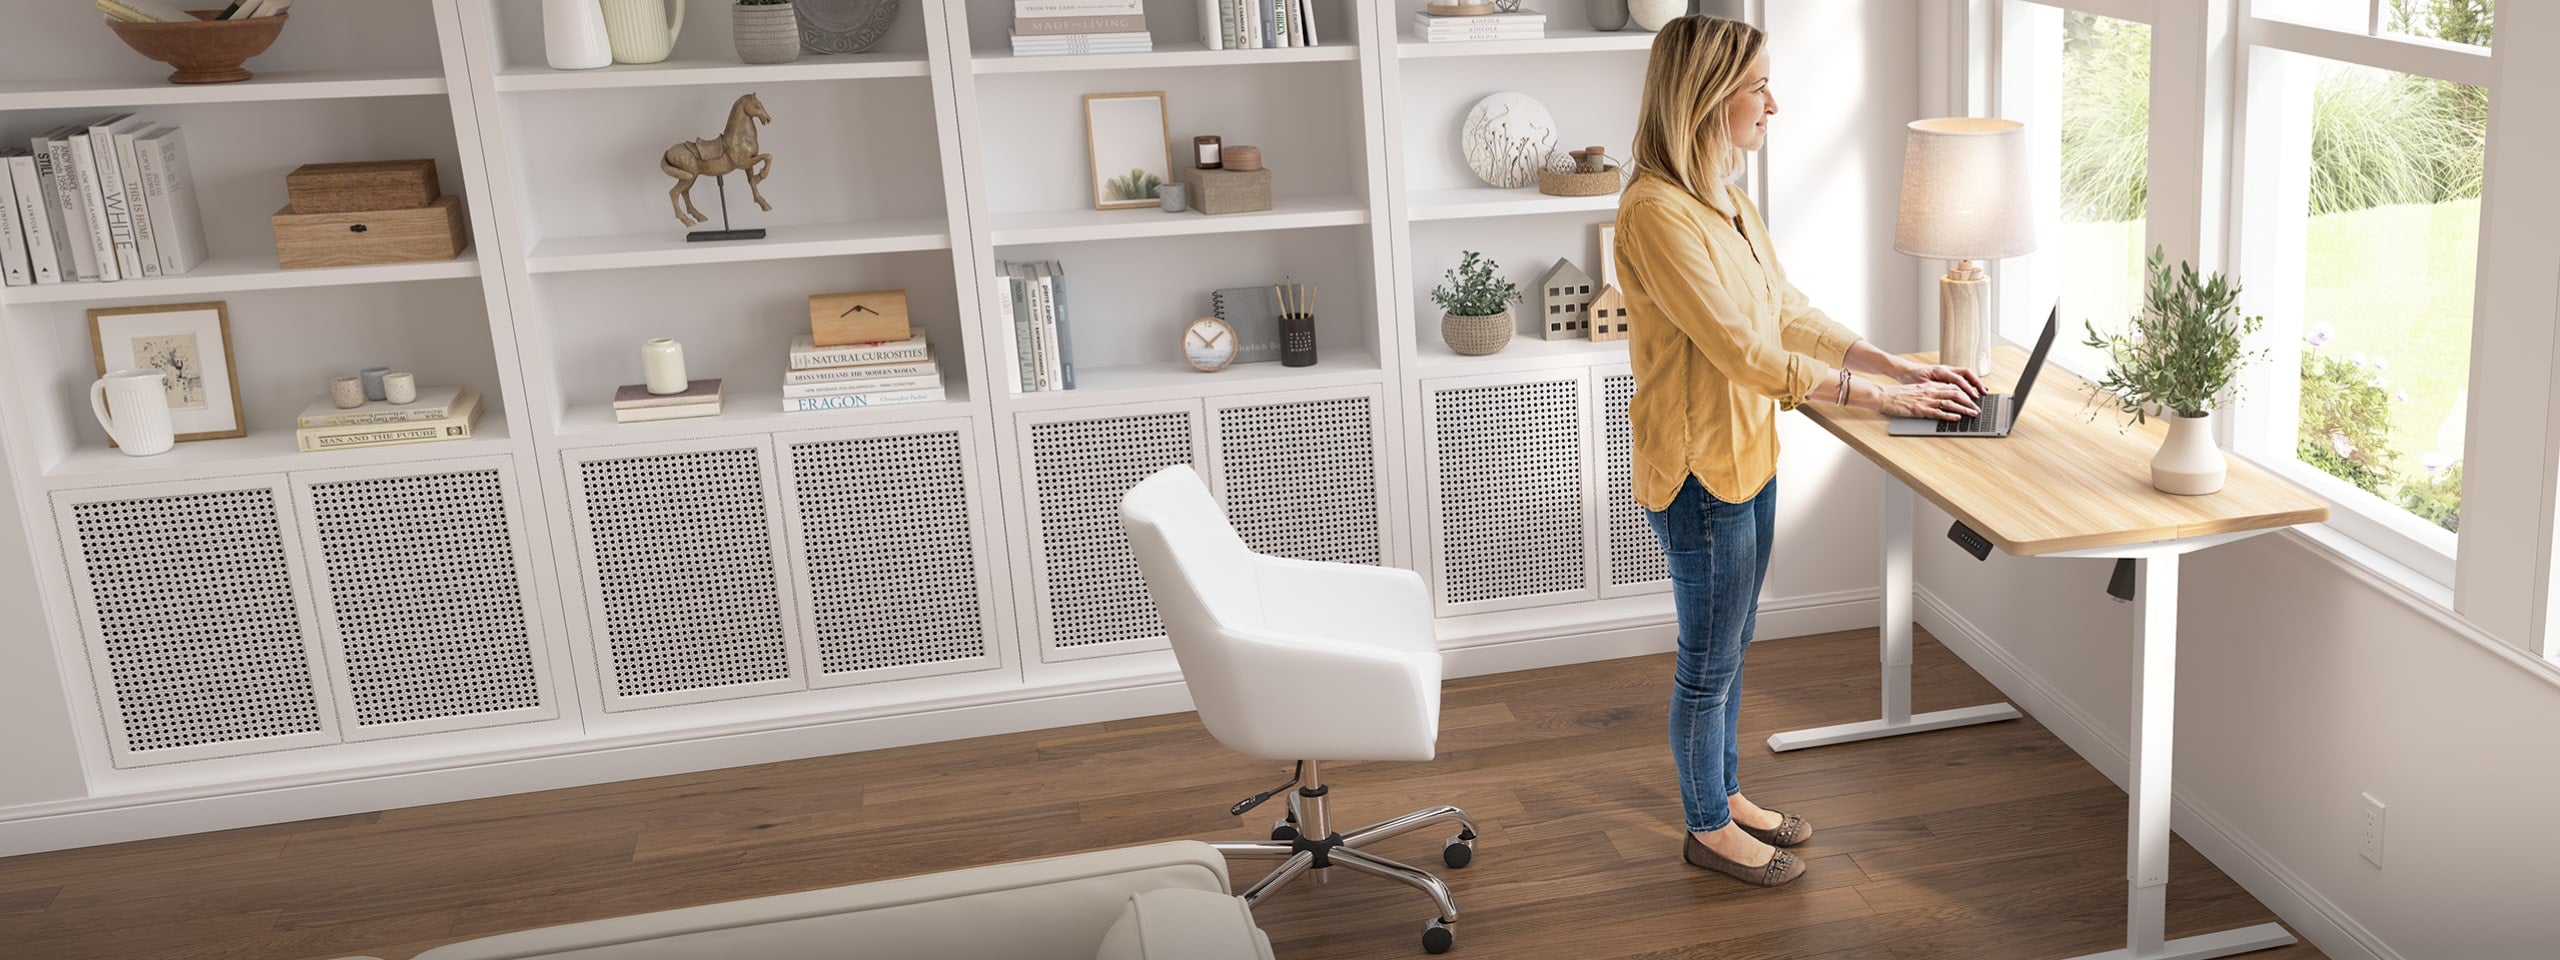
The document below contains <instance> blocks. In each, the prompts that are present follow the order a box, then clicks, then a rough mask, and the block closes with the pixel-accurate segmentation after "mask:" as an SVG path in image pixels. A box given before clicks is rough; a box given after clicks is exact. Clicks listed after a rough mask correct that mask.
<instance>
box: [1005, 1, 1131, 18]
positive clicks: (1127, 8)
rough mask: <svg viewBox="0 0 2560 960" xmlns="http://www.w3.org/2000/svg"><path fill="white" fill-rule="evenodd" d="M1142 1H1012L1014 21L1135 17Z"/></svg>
mask: <svg viewBox="0 0 2560 960" xmlns="http://www.w3.org/2000/svg"><path fill="white" fill-rule="evenodd" d="M1146 12H1147V7H1146V3H1145V2H1144V0H1013V16H1014V19H1017V20H1024V19H1031V18H1035V17H1137V16H1144V15H1146Z"/></svg>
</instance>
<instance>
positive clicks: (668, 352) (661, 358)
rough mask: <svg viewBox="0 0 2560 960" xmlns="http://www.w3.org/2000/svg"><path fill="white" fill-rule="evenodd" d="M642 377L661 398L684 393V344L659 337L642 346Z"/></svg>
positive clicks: (650, 389) (650, 390)
mask: <svg viewBox="0 0 2560 960" xmlns="http://www.w3.org/2000/svg"><path fill="white" fill-rule="evenodd" d="M640 377H641V380H642V382H643V383H645V384H646V385H647V386H648V389H649V392H650V393H653V394H657V395H659V396H666V395H667V394H671V393H683V392H684V388H685V379H684V344H681V343H677V342H675V341H673V340H670V339H667V338H665V337H659V338H657V339H655V340H651V341H648V342H646V343H643V344H641V345H640Z"/></svg>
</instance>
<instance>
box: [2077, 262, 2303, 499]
mask: <svg viewBox="0 0 2560 960" xmlns="http://www.w3.org/2000/svg"><path fill="white" fill-rule="evenodd" d="M2166 260H2167V253H2166V251H2164V250H2162V249H2161V248H2158V247H2154V248H2152V251H2151V260H2150V267H2149V270H2150V276H2151V286H2150V288H2149V289H2148V290H2146V291H2145V292H2144V294H2143V298H2142V312H2141V313H2138V314H2135V315H2134V317H2133V322H2132V324H2131V325H2129V326H2127V327H2126V328H2125V330H2124V331H2123V332H2121V333H2115V334H2104V333H2100V332H2098V328H2097V326H2096V325H2095V324H2091V325H2090V326H2089V339H2088V340H2087V341H2086V343H2087V345H2088V346H2090V347H2093V348H2096V349H2099V350H2104V351H2106V353H2107V374H2106V379H2105V380H2103V381H2100V382H2099V384H2098V386H2099V387H2100V388H2101V389H2103V390H2105V391H2106V392H2107V393H2108V394H2111V395H2113V397H2114V399H2115V402H2116V406H2117V408H2118V409H2120V410H2121V411H2123V412H2124V413H2127V414H2131V415H2132V417H2133V420H2134V422H2136V423H2140V422H2142V421H2143V418H2144V417H2145V416H2147V415H2149V414H2151V413H2153V412H2155V411H2156V412H2157V413H2158V414H2159V415H2160V416H2161V417H2162V418H2164V419H2166V420H2168V421H2169V438H2168V440H2167V441H2166V442H2164V443H2162V444H2161V445H2160V452H2159V453H2158V454H2157V455H2155V456H2153V457H2152V458H2151V485H2152V486H2153V487H2156V488H2158V489H2160V490H2161V491H2162V492H2164V493H2174V494H2179V495H2182V496H2201V495H2203V494H2208V493H2212V492H2214V491H2217V490H2220V489H2222V481H2223V477H2224V474H2225V473H2226V472H2227V471H2228V469H2229V467H2230V462H2229V461H2228V460H2226V459H2224V458H2223V456H2222V450H2221V448H2220V447H2217V446H2215V445H2214V442H2213V432H2212V431H2213V428H2212V426H2211V422H2212V421H2211V417H2212V416H2213V408H2214V406H2215V405H2216V404H2218V403H2220V402H2221V400H2222V397H2223V396H2224V391H2225V390H2229V391H2231V394H2232V396H2234V397H2236V396H2237V395H2238V392H2239V388H2238V387H2237V386H2235V385H2234V384H2233V383H2232V381H2233V380H2235V379H2236V378H2238V377H2239V375H2240V370H2241V368H2242V367H2245V366H2247V365H2248V364H2249V363H2251V362H2252V361H2255V360H2259V359H2263V358H2264V357H2265V351H2263V350H2258V351H2252V350H2248V349H2246V348H2245V347H2244V346H2243V345H2242V344H2243V342H2244V341H2246V340H2247V339H2248V338H2249V336H2250V335H2252V334H2255V333H2257V332H2258V328H2259V327H2260V326H2261V325H2262V324H2263V323H2264V322H2265V318H2263V317H2247V316H2242V315H2241V314H2240V309H2239V307H2238V306H2236V305H2235V304H2237V302H2238V301H2239V299H2240V286H2239V285H2238V284H2234V283H2227V282H2225V280H2224V279H2223V277H2222V275H2221V274H2218V273H2207V274H2204V275H2203V276H2201V277H2199V276H2198V275H2197V274H2196V268H2195V265H2194V264H2190V263H2184V262H2181V263H2179V264H2178V269H2177V270H2176V272H2175V273H2174V274H2173V273H2172V272H2171V271H2170V270H2169V269H2168V268H2167V267H2166V265H2165V261H2166Z"/></svg>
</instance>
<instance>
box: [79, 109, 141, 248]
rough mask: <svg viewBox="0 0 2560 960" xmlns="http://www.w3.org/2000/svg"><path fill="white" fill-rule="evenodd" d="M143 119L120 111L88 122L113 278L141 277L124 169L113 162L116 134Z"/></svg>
mask: <svg viewBox="0 0 2560 960" xmlns="http://www.w3.org/2000/svg"><path fill="white" fill-rule="evenodd" d="M142 123H143V121H142V119H141V118H139V117H136V116H134V115H133V114H130V113H121V114H117V115H115V116H112V117H108V118H106V119H104V120H100V121H98V122H96V123H92V124H90V125H89V151H90V153H92V154H94V155H95V158H96V162H97V171H96V174H95V175H96V177H97V179H96V185H97V190H98V198H99V203H100V204H101V205H102V206H101V208H100V209H101V210H102V211H104V214H105V220H106V224H107V238H108V241H109V249H110V250H111V251H112V252H113V254H114V256H115V259H116V279H119V280H132V279H135V278H138V277H140V276H142V252H141V249H140V248H139V247H136V246H135V245H134V237H133V207H132V206H131V200H130V198H127V197H126V196H125V195H124V168H123V167H122V166H121V165H120V164H118V163H117V162H116V134H118V133H123V132H127V131H128V130H129V129H132V128H137V127H139V126H141V125H142Z"/></svg>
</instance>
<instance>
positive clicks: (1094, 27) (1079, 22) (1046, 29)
mask: <svg viewBox="0 0 2560 960" xmlns="http://www.w3.org/2000/svg"><path fill="white" fill-rule="evenodd" d="M1146 31H1147V18H1145V17H1143V16H1137V17H1031V18H1027V19H1016V20H1014V21H1013V35H1014V36H1017V37H1050V36H1065V35H1072V34H1107V33H1145V32H1146Z"/></svg>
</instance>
